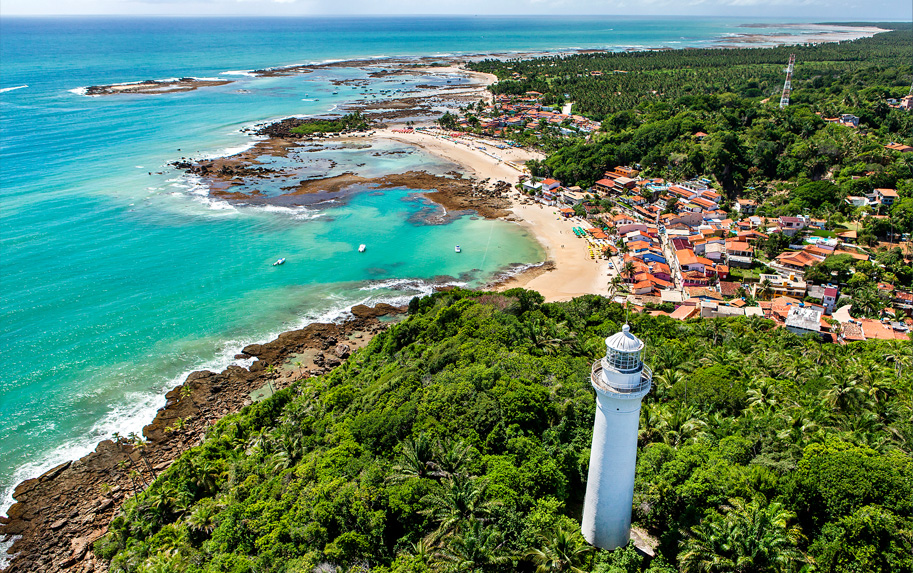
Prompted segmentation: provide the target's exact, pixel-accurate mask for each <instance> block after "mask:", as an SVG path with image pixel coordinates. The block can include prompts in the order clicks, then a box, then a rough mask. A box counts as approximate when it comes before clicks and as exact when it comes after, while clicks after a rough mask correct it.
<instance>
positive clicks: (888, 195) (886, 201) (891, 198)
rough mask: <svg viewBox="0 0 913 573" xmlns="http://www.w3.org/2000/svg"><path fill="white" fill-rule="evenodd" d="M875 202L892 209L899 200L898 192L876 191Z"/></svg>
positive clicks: (890, 190) (888, 190) (889, 190)
mask: <svg viewBox="0 0 913 573" xmlns="http://www.w3.org/2000/svg"><path fill="white" fill-rule="evenodd" d="M874 193H875V200H876V201H877V202H878V203H880V204H882V205H884V206H886V207H890V206H891V205H893V204H894V202H895V201H897V199H898V195H897V191H895V190H894V189H875V191H874Z"/></svg>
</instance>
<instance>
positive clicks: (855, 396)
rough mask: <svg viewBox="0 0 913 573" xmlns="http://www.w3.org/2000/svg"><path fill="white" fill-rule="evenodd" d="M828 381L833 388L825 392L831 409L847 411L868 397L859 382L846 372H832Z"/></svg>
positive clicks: (825, 398) (826, 400) (825, 397)
mask: <svg viewBox="0 0 913 573" xmlns="http://www.w3.org/2000/svg"><path fill="white" fill-rule="evenodd" d="M827 380H828V381H829V382H830V383H831V387H830V388H829V389H827V390H825V391H824V400H825V402H826V403H827V404H828V405H829V406H830V407H831V408H834V409H837V410H842V411H846V410H847V409H850V408H853V407H855V406H856V405H857V404H858V403H859V402H861V401H862V400H863V398H864V397H865V395H866V392H865V390H864V389H863V388H862V387H861V386H860V385H859V383H858V381H857V380H856V379H855V378H853V377H851V376H850V375H848V374H847V373H846V371H844V370H836V371H834V372H832V373H831V374H829V375H828V376H827Z"/></svg>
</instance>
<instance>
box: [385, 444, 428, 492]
mask: <svg viewBox="0 0 913 573" xmlns="http://www.w3.org/2000/svg"><path fill="white" fill-rule="evenodd" d="M432 457H433V449H432V447H431V440H430V439H428V436H427V435H426V434H425V433H424V432H422V433H421V434H419V435H417V436H416V437H415V438H410V439H408V440H406V441H405V442H403V453H402V454H401V455H400V457H399V458H398V459H397V461H396V463H395V464H394V465H393V475H391V476H390V478H388V479H390V480H391V481H405V480H407V479H409V478H411V477H417V478H423V477H428V476H429V475H430V473H431V463H432V462H431V460H432Z"/></svg>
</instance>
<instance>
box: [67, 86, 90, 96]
mask: <svg viewBox="0 0 913 573" xmlns="http://www.w3.org/2000/svg"><path fill="white" fill-rule="evenodd" d="M67 91H68V92H70V93H71V94H76V95H80V96H84V95H86V93H88V91H89V88H73V89H71V90H67Z"/></svg>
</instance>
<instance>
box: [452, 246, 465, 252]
mask: <svg viewBox="0 0 913 573" xmlns="http://www.w3.org/2000/svg"><path fill="white" fill-rule="evenodd" d="M453 251H454V252H456V253H462V252H463V249H461V248H460V246H459V245H457V246H456V247H454V248H453Z"/></svg>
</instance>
